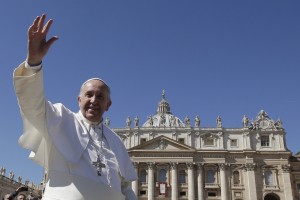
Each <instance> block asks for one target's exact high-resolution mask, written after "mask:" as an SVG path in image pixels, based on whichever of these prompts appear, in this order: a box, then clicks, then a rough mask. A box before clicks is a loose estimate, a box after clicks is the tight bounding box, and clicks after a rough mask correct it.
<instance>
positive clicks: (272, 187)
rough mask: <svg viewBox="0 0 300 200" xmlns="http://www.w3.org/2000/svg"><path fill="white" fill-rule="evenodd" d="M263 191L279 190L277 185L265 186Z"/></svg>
mask: <svg viewBox="0 0 300 200" xmlns="http://www.w3.org/2000/svg"><path fill="white" fill-rule="evenodd" d="M265 190H272V191H274V190H279V187H278V185H265Z"/></svg>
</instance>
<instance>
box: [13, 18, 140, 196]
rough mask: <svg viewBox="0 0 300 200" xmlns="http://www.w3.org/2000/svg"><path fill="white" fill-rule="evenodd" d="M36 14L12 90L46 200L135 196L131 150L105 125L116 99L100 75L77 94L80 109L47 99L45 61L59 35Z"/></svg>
mask: <svg viewBox="0 0 300 200" xmlns="http://www.w3.org/2000/svg"><path fill="white" fill-rule="evenodd" d="M45 18H46V15H44V14H43V15H41V16H38V17H36V19H35V20H34V21H33V24H32V25H31V26H30V27H29V29H28V54H27V58H26V61H24V62H23V63H22V64H20V65H19V67H17V68H16V69H15V71H14V74H13V76H14V77H13V79H14V88H15V93H16V96H17V98H18V103H19V107H20V113H21V117H22V121H23V133H22V135H21V136H20V138H19V143H20V145H21V146H22V147H23V148H26V149H29V150H30V151H31V153H30V155H29V157H30V159H32V160H33V161H34V162H36V163H37V164H39V165H41V166H42V167H43V168H44V169H45V171H46V172H47V183H46V186H45V190H44V193H43V199H44V200H54V199H55V200H57V199H60V200H96V199H101V200H125V199H126V200H135V199H137V197H136V195H135V194H134V192H133V190H132V188H131V182H132V181H134V180H136V179H137V175H136V172H135V169H134V167H133V165H132V162H131V160H130V158H129V156H128V153H127V150H126V148H125V146H124V144H123V142H122V140H121V139H120V138H119V137H118V135H117V134H116V133H114V132H113V131H112V130H110V129H109V128H108V127H107V126H106V125H105V124H104V123H103V114H104V113H105V112H106V111H108V110H109V108H110V106H111V104H112V101H111V98H110V88H109V86H108V85H107V84H106V82H105V81H104V80H102V79H100V78H91V79H89V80H87V81H85V82H84V83H83V84H82V85H81V88H80V91H79V95H78V99H77V100H78V104H79V111H78V112H72V111H71V110H69V109H68V108H66V107H65V106H64V105H63V104H61V103H55V104H54V103H52V102H50V101H48V100H47V99H46V98H45V95H44V86H43V67H44V66H43V64H42V60H43V58H44V57H45V56H46V54H47V52H48V50H49V49H50V47H51V46H52V45H53V44H54V43H55V42H56V41H57V40H58V37H57V36H54V37H51V38H50V39H48V40H47V39H46V37H47V33H48V31H49V29H50V27H51V25H52V23H53V20H52V19H50V20H49V21H48V22H47V23H45Z"/></svg>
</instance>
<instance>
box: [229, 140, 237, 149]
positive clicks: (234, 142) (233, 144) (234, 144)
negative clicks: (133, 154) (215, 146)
mask: <svg viewBox="0 0 300 200" xmlns="http://www.w3.org/2000/svg"><path fill="white" fill-rule="evenodd" d="M230 146H231V147H237V146H238V145H237V139H231V140H230Z"/></svg>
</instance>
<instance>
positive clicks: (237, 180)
mask: <svg viewBox="0 0 300 200" xmlns="http://www.w3.org/2000/svg"><path fill="white" fill-rule="evenodd" d="M240 183H241V181H240V173H239V172H238V171H234V172H233V184H236V185H238V184H240Z"/></svg>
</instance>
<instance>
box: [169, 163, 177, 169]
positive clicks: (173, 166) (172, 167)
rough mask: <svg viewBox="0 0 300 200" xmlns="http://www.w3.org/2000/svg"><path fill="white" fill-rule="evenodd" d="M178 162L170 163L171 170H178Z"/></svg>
mask: <svg viewBox="0 0 300 200" xmlns="http://www.w3.org/2000/svg"><path fill="white" fill-rule="evenodd" d="M177 166H178V162H170V168H171V169H177Z"/></svg>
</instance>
